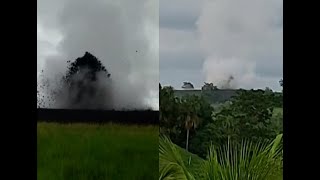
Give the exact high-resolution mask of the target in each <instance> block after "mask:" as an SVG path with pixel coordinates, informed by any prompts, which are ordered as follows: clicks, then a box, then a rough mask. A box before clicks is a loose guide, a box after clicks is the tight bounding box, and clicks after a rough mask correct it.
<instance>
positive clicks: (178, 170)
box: [159, 134, 283, 180]
mask: <svg viewBox="0 0 320 180" xmlns="http://www.w3.org/2000/svg"><path fill="white" fill-rule="evenodd" d="M282 153H283V151H282V134H280V135H278V136H277V137H276V138H275V139H274V140H273V141H271V142H267V141H263V140H260V141H259V142H258V143H253V142H251V141H248V140H243V141H242V143H240V144H237V143H233V142H230V141H228V143H227V144H226V145H224V146H221V147H217V148H216V147H214V146H211V147H210V148H209V152H208V158H207V160H204V161H203V163H202V165H200V167H199V169H200V171H202V172H201V174H203V175H204V176H205V177H204V179H214V180H222V179H240V180H241V179H251V180H274V179H282V165H283V164H282ZM188 167H190V166H186V165H185V164H184V161H183V157H182V155H181V153H180V151H179V150H178V149H177V146H176V145H175V144H173V143H172V142H171V141H170V139H168V138H166V137H160V139H159V180H160V179H161V180H162V179H181V180H189V179H195V178H196V175H194V174H192V173H191V170H190V169H188ZM197 179H199V177H198V178H197Z"/></svg>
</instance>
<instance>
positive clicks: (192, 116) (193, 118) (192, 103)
mask: <svg viewBox="0 0 320 180" xmlns="http://www.w3.org/2000/svg"><path fill="white" fill-rule="evenodd" d="M197 99H198V97H196V96H187V97H186V98H184V99H182V101H181V105H180V108H181V110H180V112H181V114H180V117H179V118H180V119H182V120H183V121H184V127H185V129H186V131H187V140H186V150H187V151H188V147H189V133H190V130H191V129H192V128H194V129H195V128H197V126H198V124H199V123H200V118H199V117H198V116H197V113H196V112H197V109H199V108H200V104H199V103H198V101H197Z"/></svg>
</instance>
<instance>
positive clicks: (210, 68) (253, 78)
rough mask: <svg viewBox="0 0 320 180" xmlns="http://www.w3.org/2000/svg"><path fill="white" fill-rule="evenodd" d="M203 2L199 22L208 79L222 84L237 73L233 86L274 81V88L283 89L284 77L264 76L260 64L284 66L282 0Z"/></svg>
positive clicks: (257, 84)
mask: <svg viewBox="0 0 320 180" xmlns="http://www.w3.org/2000/svg"><path fill="white" fill-rule="evenodd" d="M202 5H203V6H202V11H201V14H200V16H199V18H198V20H197V23H196V24H197V33H198V38H199V45H200V47H201V50H202V53H203V54H204V56H205V57H206V58H205V62H204V64H203V71H204V74H205V78H206V81H208V82H213V83H214V84H218V85H221V82H223V81H225V80H227V79H228V77H230V76H233V77H234V80H233V81H232V82H231V86H233V87H237V88H239V87H240V88H264V87H265V86H266V84H270V82H273V83H271V84H272V87H271V88H272V89H279V88H280V87H278V86H279V84H278V81H279V78H280V77H264V78H262V77H260V76H259V74H257V71H256V67H257V65H260V66H261V64H264V63H266V62H267V61H268V62H267V63H268V64H272V65H273V66H281V68H282V57H283V55H282V51H283V39H282V34H283V28H282V27H283V26H282V18H283V16H282V8H283V2H282V0H241V1H237V0H214V1H213V0H212V1H211V0H204V1H203V4H202ZM271 68H272V66H271ZM277 69H278V68H277ZM271 70H272V69H269V71H271ZM280 76H282V75H280ZM270 79H272V80H270Z"/></svg>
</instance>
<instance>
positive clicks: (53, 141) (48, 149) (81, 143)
mask: <svg viewBox="0 0 320 180" xmlns="http://www.w3.org/2000/svg"><path fill="white" fill-rule="evenodd" d="M158 129H159V128H158V126H128V125H117V124H104V125H97V124H57V123H38V129H37V161H38V163H37V166H38V167H37V170H38V178H37V179H38V180H64V179H65V180H88V179H95V180H105V179H137V180H138V179H146V180H149V179H157V178H158V162H159V160H158V148H157V147H158V136H159V134H158Z"/></svg>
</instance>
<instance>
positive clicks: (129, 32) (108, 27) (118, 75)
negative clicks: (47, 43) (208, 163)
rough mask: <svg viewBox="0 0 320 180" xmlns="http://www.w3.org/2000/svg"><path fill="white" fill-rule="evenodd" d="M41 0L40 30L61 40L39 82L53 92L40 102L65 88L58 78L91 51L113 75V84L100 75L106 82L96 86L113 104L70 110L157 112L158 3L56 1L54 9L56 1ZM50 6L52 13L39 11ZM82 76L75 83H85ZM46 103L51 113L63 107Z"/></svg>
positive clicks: (49, 58) (95, 102) (47, 62)
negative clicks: (56, 33)
mask: <svg viewBox="0 0 320 180" xmlns="http://www.w3.org/2000/svg"><path fill="white" fill-rule="evenodd" d="M40 1H42V3H41V4H40V5H41V6H40V7H38V25H39V24H40V25H41V26H42V27H45V28H47V29H50V28H51V29H55V30H56V31H58V32H59V33H60V34H61V36H62V40H61V41H60V42H59V43H58V45H57V47H56V51H57V53H55V54H54V55H50V56H46V57H45V59H44V63H43V69H44V72H43V77H44V78H39V79H42V80H39V84H40V85H39V86H41V84H43V79H44V80H45V82H46V83H47V84H49V85H47V87H49V86H50V88H47V89H50V90H49V91H50V92H48V90H46V91H42V92H39V94H40V95H39V97H43V96H44V95H42V94H45V95H48V94H50V93H52V92H51V91H52V90H53V89H61V88H56V87H60V86H63V85H62V84H61V83H60V81H59V79H61V77H63V76H64V75H65V72H66V68H67V66H66V65H67V61H70V60H71V61H72V60H75V59H76V58H78V57H80V56H83V54H84V52H86V51H88V52H90V53H91V54H93V55H94V56H95V57H97V58H98V59H99V60H101V63H102V64H103V65H105V66H106V67H107V70H108V73H110V74H111V77H110V78H109V80H108V81H105V76H104V75H103V73H102V74H99V75H97V79H103V81H102V80H101V81H100V80H98V81H95V83H98V84H95V87H99V88H98V89H100V90H103V89H107V90H109V91H110V93H106V94H104V95H106V96H107V97H103V96H102V97H103V98H101V99H108V102H100V101H97V99H92V101H91V102H86V103H83V102H82V103H80V102H79V103H78V104H77V106H76V105H75V104H74V105H71V106H70V105H69V107H72V108H88V107H89V106H90V107H93V108H109V106H110V105H111V104H112V108H113V109H145V108H150V107H151V108H153V109H158V106H159V105H158V102H157V101H154V99H158V82H159V80H158V78H159V68H158V64H159V63H158V62H159V55H158V54H159V53H158V52H159V48H158V43H159V39H158V38H159V35H158V32H159V30H158V25H159V23H158V21H159V19H158V3H156V2H153V1H148V0H139V1H134V2H133V1H128V0H120V1H112V0H91V1H86V0H64V1H56V2H55V3H57V4H58V5H57V4H56V5H55V6H53V5H52V3H53V2H51V1H50V2H51V3H50V2H49V1H48V2H47V3H44V1H46V0H40ZM46 4H48V5H50V4H51V6H52V7H53V8H52V9H53V10H52V11H51V9H50V8H48V9H47V11H44V10H42V11H40V10H41V7H45V6H46ZM54 7H56V9H55V8H54ZM42 9H45V8H42ZM39 11H40V13H39ZM48 21H49V22H52V23H51V24H50V23H48ZM40 25H39V26H40ZM45 28H43V29H45ZM43 31H44V32H45V30H43ZM82 72H86V70H85V69H83V71H82ZM85 74H86V73H85ZM82 75H83V74H79V75H78V76H74V77H73V78H79V79H83V77H81V76H82ZM41 81H42V83H41ZM57 82H59V83H57ZM101 82H103V83H101ZM111 84H112V85H111ZM92 85H93V84H91V85H90V86H92ZM62 89H63V88H62ZM39 91H41V88H40V89H39ZM100 92H102V91H100ZM53 93H54V94H57V93H56V92H53ZM59 93H60V94H61V92H59ZM62 94H66V92H64V93H62ZM75 94H77V93H75ZM109 94H111V96H109ZM44 97H46V96H44ZM68 97H71V96H69V95H68ZM96 97H98V96H96ZM51 101H52V100H51ZM45 102H46V105H48V106H50V107H51V108H64V107H63V106H62V104H59V103H52V104H53V105H52V104H51V105H49V104H50V103H48V102H49V99H47V100H45ZM97 102H98V103H97ZM63 104H65V103H63ZM85 104H87V105H85Z"/></svg>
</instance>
